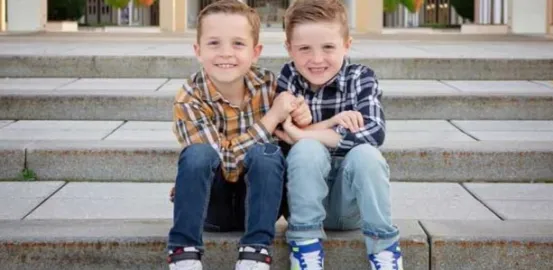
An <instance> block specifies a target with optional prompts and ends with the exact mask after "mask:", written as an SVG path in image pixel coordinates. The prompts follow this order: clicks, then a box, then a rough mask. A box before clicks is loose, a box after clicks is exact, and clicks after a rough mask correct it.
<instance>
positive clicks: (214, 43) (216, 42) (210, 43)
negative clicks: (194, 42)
mask: <svg viewBox="0 0 553 270" xmlns="http://www.w3.org/2000/svg"><path fill="white" fill-rule="evenodd" d="M207 45H219V41H215V40H212V41H210V42H208V43H207Z"/></svg>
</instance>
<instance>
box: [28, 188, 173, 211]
mask: <svg viewBox="0 0 553 270" xmlns="http://www.w3.org/2000/svg"><path fill="white" fill-rule="evenodd" d="M171 187H173V184H172V183H163V184H160V183H69V184H67V186H65V187H64V188H63V189H61V190H60V191H59V192H58V193H56V194H55V195H54V196H52V197H51V198H50V199H49V200H48V201H46V202H45V203H44V204H43V205H41V206H40V207H39V208H38V209H37V210H36V211H34V212H33V213H32V214H31V215H29V216H28V217H27V219H160V218H171V217H172V216H173V205H172V204H171V202H170V201H169V195H168V194H169V190H170V189H171Z"/></svg>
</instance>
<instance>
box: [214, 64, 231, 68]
mask: <svg viewBox="0 0 553 270" xmlns="http://www.w3.org/2000/svg"><path fill="white" fill-rule="evenodd" d="M216 66H217V67H220V68H233V67H235V66H236V65H232V64H218V65H216Z"/></svg>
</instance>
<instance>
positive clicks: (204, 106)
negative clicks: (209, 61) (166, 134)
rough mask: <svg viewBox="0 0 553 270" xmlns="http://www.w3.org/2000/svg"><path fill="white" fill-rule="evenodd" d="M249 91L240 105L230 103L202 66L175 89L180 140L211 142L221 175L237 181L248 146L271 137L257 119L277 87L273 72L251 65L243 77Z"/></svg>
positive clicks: (176, 130) (184, 142)
mask: <svg viewBox="0 0 553 270" xmlns="http://www.w3.org/2000/svg"><path fill="white" fill-rule="evenodd" d="M244 83H245V85H246V88H247V89H248V91H246V97H245V102H244V104H245V105H244V106H243V107H242V108H240V107H238V106H235V105H232V104H230V103H229V102H228V101H227V100H225V98H224V97H223V96H222V95H221V94H220V93H219V92H218V91H217V89H216V88H215V86H214V85H213V84H212V83H211V81H210V80H209V78H208V77H207V74H205V72H204V71H203V70H201V71H199V72H197V73H195V74H193V75H192V76H191V77H190V78H189V79H188V80H187V81H186V82H185V83H184V85H183V86H182V88H181V89H180V90H179V91H178V93H177V95H176V97H175V102H174V106H173V122H174V123H173V132H174V133H175V135H176V137H177V140H178V141H179V143H180V144H181V145H182V146H183V147H186V146H188V145H191V144H198V143H206V144H210V145H211V146H212V147H213V148H214V149H215V150H216V151H217V152H218V153H219V157H220V159H221V167H222V171H223V176H224V177H225V179H226V180H227V181H229V182H236V181H238V179H239V177H240V174H241V173H242V171H243V164H242V161H243V160H244V157H245V155H246V152H247V150H248V149H249V148H250V147H251V146H252V145H254V144H256V143H258V142H259V143H273V142H274V139H273V137H272V135H271V133H269V132H268V131H267V129H266V128H265V126H263V124H262V123H261V122H260V120H261V118H262V117H263V116H264V115H265V114H266V113H267V112H268V111H269V109H270V107H271V105H272V103H273V99H274V97H275V91H276V80H275V75H274V74H273V73H272V72H271V71H268V70H266V69H262V68H258V67H252V68H251V69H250V71H249V72H248V73H247V74H246V76H245V78H244Z"/></svg>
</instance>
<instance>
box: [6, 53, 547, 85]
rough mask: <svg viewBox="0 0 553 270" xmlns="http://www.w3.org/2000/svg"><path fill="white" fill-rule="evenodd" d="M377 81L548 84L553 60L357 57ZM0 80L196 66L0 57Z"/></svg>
mask: <svg viewBox="0 0 553 270" xmlns="http://www.w3.org/2000/svg"><path fill="white" fill-rule="evenodd" d="M287 61H289V59H288V58H287V57H285V56H264V57H262V58H260V59H259V61H258V65H260V66H262V67H265V68H267V69H269V70H271V71H273V72H274V73H275V74H278V73H279V72H280V69H281V68H282V66H283V65H284V64H285V63H286V62H287ZM351 61H352V63H359V64H364V65H368V66H370V67H371V68H372V69H374V70H375V71H376V72H377V74H378V76H379V78H381V79H427V80H550V79H551V78H553V59H511V58H509V57H505V58H501V59H486V58H431V57H422V58H408V57H393V58H386V57H362V56H359V57H355V58H353V57H352V58H351ZM0 67H2V68H0V77H81V78H144V77H152V78H179V77H182V76H183V74H191V73H193V72H195V71H197V70H198V69H199V68H200V66H199V64H198V62H197V61H196V59H195V58H194V57H193V56H165V55H134V56H131V55H126V56H123V55H113V56H106V55H95V56H90V55H74V56H68V55H59V56H48V55H16V56H11V55H10V56H2V55H0Z"/></svg>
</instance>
